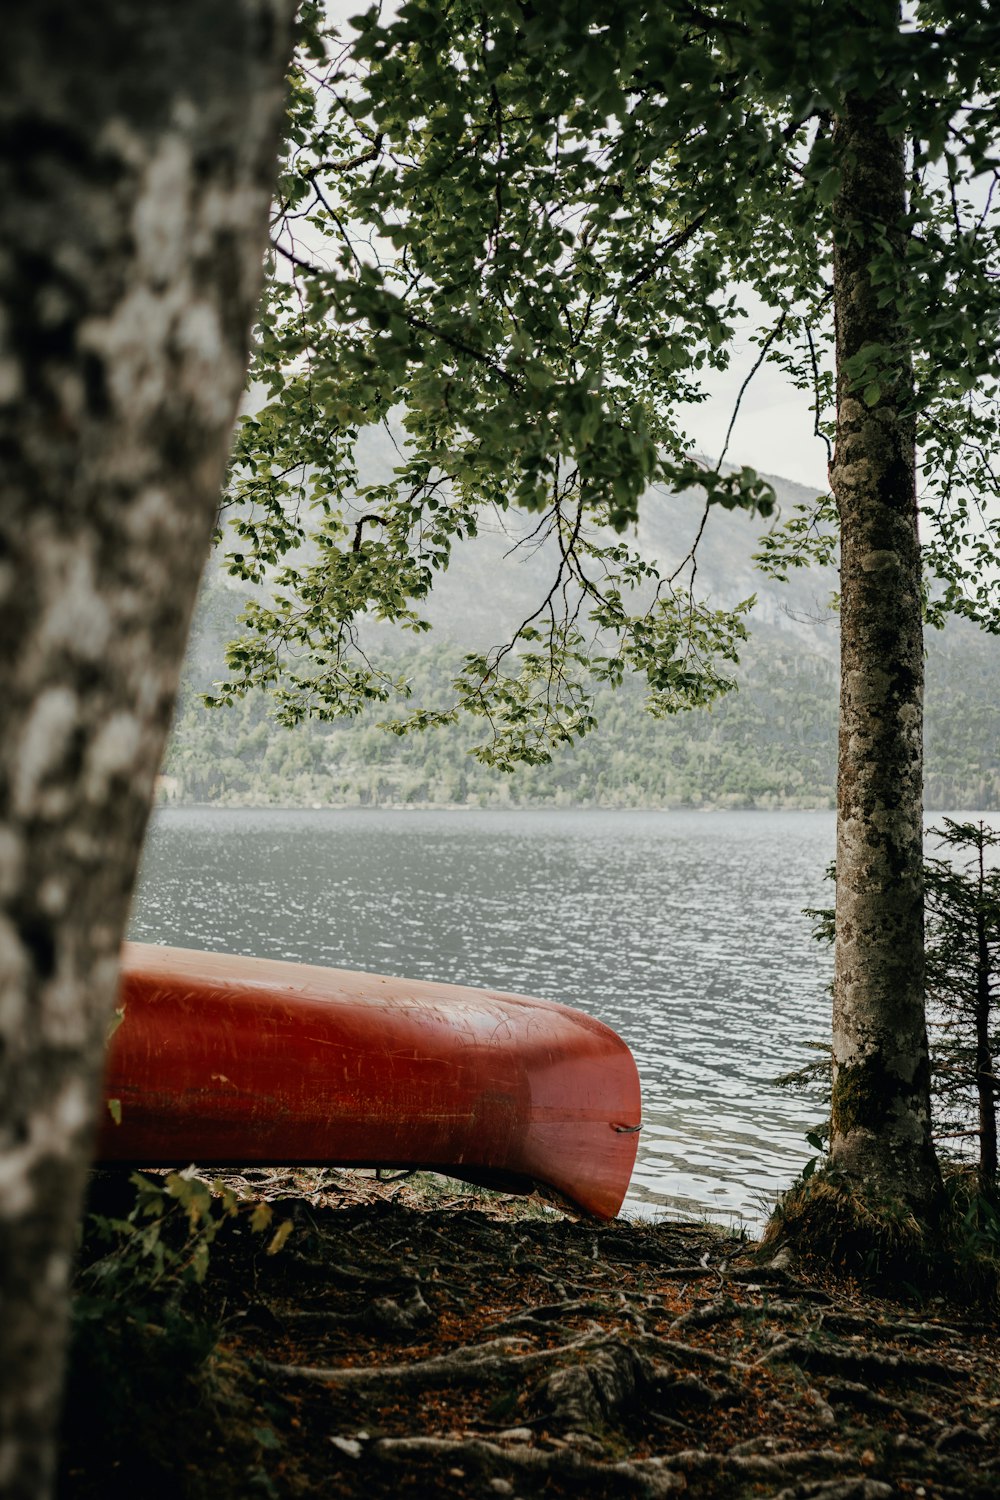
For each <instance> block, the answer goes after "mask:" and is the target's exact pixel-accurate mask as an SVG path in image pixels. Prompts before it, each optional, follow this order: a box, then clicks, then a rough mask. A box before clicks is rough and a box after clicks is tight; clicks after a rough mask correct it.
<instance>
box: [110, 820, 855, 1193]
mask: <svg viewBox="0 0 1000 1500" xmlns="http://www.w3.org/2000/svg"><path fill="white" fill-rule="evenodd" d="M833 848H834V821H833V814H832V813H819V812H813V813H793V812H786V813H754V812H726V813H711V814H705V813H695V812H690V813H685V812H662V813H661V812H633V811H629V812H598V811H593V812H591V811H581V812H575V811H553V812H542V811H515V812H499V811H492V810H490V811H483V812H479V811H463V812H413V813H404V812H364V811H358V812H354V811H350V812H340V811H321V812H305V811H302V812H298V811H296V812H284V811H260V812H258V811H243V810H240V811H231V810H221V809H201V808H197V809H196V808H191V809H186V808H185V809H170V810H164V811H162V812H160V813H159V815H158V817H157V819H156V822H155V824H154V827H153V830H152V833H151V835H150V839H149V843H148V847H147V850H146V857H145V862H144V867H143V876H142V881H141V885H140V891H139V896H138V899H137V903H136V908H135V912H134V916H133V921H132V936H133V937H135V938H139V939H142V940H144V941H147V942H165V943H171V944H175V945H177V946H180V947H191V948H215V949H220V950H223V951H228V952H233V953H254V954H258V955H260V956H261V957H266V958H290V959H298V960H301V961H305V962H310V963H324V964H331V965H334V966H336V967H340V968H354V969H372V970H375V971H377V972H381V973H387V974H399V975H410V976H413V977H415V978H421V979H437V980H445V981H452V982H455V983H463V984H473V985H485V986H492V987H495V988H500V989H506V990H515V991H520V992H521V993H524V994H529V995H543V996H545V997H547V998H549V999H553V1000H561V1001H564V1002H565V1003H567V1004H570V1005H576V1006H578V1007H579V1008H580V1009H582V1010H586V1011H589V1012H591V1013H592V1014H593V1015H596V1016H600V1017H601V1019H602V1020H605V1021H607V1022H608V1023H609V1024H610V1025H612V1026H613V1027H614V1028H615V1030H616V1031H618V1032H620V1033H621V1035H622V1036H623V1037H624V1038H625V1040H626V1041H627V1042H628V1044H629V1046H630V1047H631V1048H632V1050H633V1052H634V1053H635V1057H636V1061H637V1063H638V1065H639V1071H640V1074H641V1075H642V1081H643V1099H644V1106H643V1108H644V1120H645V1126H644V1130H643V1134H642V1137H641V1143H640V1147H639V1161H638V1164H637V1166H636V1172H635V1176H634V1178H633V1182H632V1188H631V1190H630V1194H629V1199H628V1202H627V1204H626V1207H627V1208H632V1209H633V1210H639V1211H645V1212H650V1211H655V1210H669V1211H674V1212H681V1213H684V1214H688V1215H689V1214H691V1213H703V1214H711V1215H712V1216H721V1217H724V1218H727V1217H729V1216H732V1215H739V1216H741V1217H743V1218H745V1219H748V1220H756V1219H758V1218H759V1217H760V1213H761V1210H762V1208H766V1206H767V1205H768V1203H769V1202H770V1200H771V1199H773V1197H774V1194H775V1192H776V1191H778V1190H779V1189H780V1188H781V1187H782V1186H784V1185H786V1184H787V1183H788V1181H789V1179H790V1178H791V1177H792V1176H793V1175H794V1173H795V1172H796V1171H797V1170H798V1168H799V1167H800V1166H801V1165H802V1163H803V1161H804V1160H805V1159H806V1158H807V1156H808V1155H810V1154H811V1153H810V1151H809V1148H808V1147H807V1146H806V1144H805V1141H804V1134H805V1131H806V1130H807V1129H808V1128H809V1127H810V1126H811V1125H813V1124H814V1123H815V1119H814V1114H813V1113H812V1112H810V1109H809V1107H808V1105H806V1106H803V1104H802V1102H801V1101H800V1100H799V1099H797V1098H795V1097H794V1096H792V1095H789V1094H787V1093H785V1092H783V1091H782V1090H779V1089H777V1088H775V1087H774V1086H773V1085H772V1082H771V1080H772V1079H773V1078H774V1077H775V1075H776V1074H778V1073H782V1072H786V1071H788V1070H790V1069H791V1068H794V1067H798V1066H801V1065H802V1064H803V1063H804V1062H806V1061H808V1060H809V1059H810V1058H811V1057H812V1056H813V1055H814V1054H811V1053H810V1052H809V1051H808V1050H807V1049H806V1048H805V1045H804V1044H805V1043H806V1042H808V1041H813V1040H818V1039H819V1040H821V1039H823V1038H824V1037H825V1035H826V1032H827V1029H828V1026H829V1020H828V1000H827V997H826V993H825V989H826V985H827V984H828V982H829V971H830V959H829V954H828V953H827V952H826V951H824V950H823V949H821V948H820V947H819V946H818V945H817V944H816V943H815V942H813V941H812V939H811V937H810V935H809V923H808V921H807V920H806V919H805V918H803V917H802V916H801V914H800V913H801V908H802V907H803V906H814V905H818V904H821V903H822V902H823V901H825V900H828V899H829V896H830V887H829V886H826V885H825V882H824V881H823V878H822V877H823V871H824V869H825V867H826V865H827V864H828V862H829V861H830V859H831V858H832V857H833Z"/></svg>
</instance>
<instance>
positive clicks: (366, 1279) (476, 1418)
mask: <svg viewBox="0 0 1000 1500" xmlns="http://www.w3.org/2000/svg"><path fill="white" fill-rule="evenodd" d="M337 1182H338V1194H339V1192H340V1186H339V1184H340V1179H339V1178H338V1179H337ZM379 1190H380V1191H381V1192H382V1193H383V1194H385V1195H386V1196H385V1197H384V1198H382V1199H379V1198H376V1199H374V1200H372V1199H371V1197H370V1195H371V1193H372V1192H373V1191H375V1189H374V1188H372V1187H371V1186H368V1187H366V1190H365V1191H366V1195H367V1198H366V1201H365V1202H363V1203H360V1204H351V1203H347V1204H339V1199H338V1205H339V1206H338V1205H329V1204H325V1203H324V1201H323V1199H322V1195H321V1194H317V1195H314V1197H313V1198H312V1199H310V1200H309V1201H308V1202H306V1201H305V1200H302V1199H299V1200H297V1201H296V1202H295V1204H293V1205H289V1206H287V1207H286V1206H284V1205H283V1206H282V1213H283V1214H284V1215H285V1216H287V1217H293V1218H294V1221H295V1223H296V1225H297V1228H296V1230H295V1232H294V1234H293V1237H292V1240H291V1241H290V1242H289V1245H288V1247H287V1249H286V1251H283V1252H282V1253H281V1254H280V1255H277V1256H273V1257H265V1256H263V1255H260V1254H258V1253H256V1252H255V1247H254V1245H253V1243H252V1242H251V1237H250V1236H249V1235H246V1236H243V1237H242V1238H239V1237H236V1236H234V1237H233V1238H232V1239H230V1240H229V1241H227V1240H226V1239H225V1238H224V1237H222V1236H220V1238H219V1240H218V1241H217V1249H216V1247H213V1262H212V1267H211V1272H210V1279H209V1282H208V1283H206V1288H205V1293H204V1295H205V1297H206V1299H210V1298H211V1297H212V1296H215V1297H216V1299H217V1300H216V1302H215V1303H214V1304H211V1307H219V1306H224V1308H225V1313H224V1317H225V1329H226V1331H225V1333H224V1335H223V1339H222V1343H221V1345H220V1348H219V1350H218V1351H217V1354H216V1355H215V1356H213V1359H212V1360H211V1361H210V1362H209V1363H208V1364H207V1365H206V1366H205V1374H204V1376H203V1377H202V1379H203V1381H204V1383H205V1384H204V1389H205V1395H204V1397H203V1399H202V1400H201V1404H200V1406H199V1407H198V1408H197V1412H198V1414H197V1415H192V1414H191V1412H189V1411H187V1410H186V1409H185V1414H184V1416H183V1420H180V1419H178V1426H179V1427H180V1428H182V1429H183V1430H185V1431H188V1430H191V1431H195V1430H201V1429H200V1428H198V1424H199V1423H203V1422H204V1417H203V1415H202V1413H203V1412H204V1411H205V1410H213V1409H214V1410H219V1411H220V1413H224V1414H225V1415H224V1416H223V1417H222V1418H220V1426H219V1429H218V1435H217V1436H215V1437H212V1438H211V1439H210V1440H209V1446H208V1448H207V1449H206V1450H205V1451H206V1452H211V1453H217V1452H221V1453H222V1454H225V1455H227V1457H226V1462H227V1463H229V1464H230V1465H231V1470H232V1473H233V1475H234V1476H237V1477H236V1478H234V1480H233V1483H232V1484H231V1485H229V1487H227V1484H226V1483H225V1482H221V1481H220V1480H219V1478H218V1475H217V1474H216V1473H214V1472H213V1471H212V1470H210V1469H205V1471H204V1483H203V1484H202V1483H201V1480H200V1479H199V1478H198V1475H200V1474H201V1473H202V1467H201V1465H200V1460H199V1464H191V1463H190V1462H184V1461H182V1460H179V1461H178V1464H177V1466H176V1467H175V1468H174V1469H173V1470H172V1471H170V1473H169V1474H165V1475H164V1476H163V1479H162V1482H161V1481H160V1480H156V1482H153V1481H152V1480H151V1479H150V1475H149V1458H148V1454H149V1452H150V1447H151V1445H150V1443H149V1442H148V1440H143V1437H142V1433H141V1430H140V1431H137V1433H136V1437H135V1444H134V1449H135V1451H134V1457H133V1458H130V1456H129V1454H130V1452H131V1450H130V1448H129V1442H130V1441H131V1429H132V1427H134V1426H135V1425H136V1424H135V1418H134V1404H133V1403H134V1397H135V1394H136V1392H137V1390H139V1389H141V1385H142V1380H143V1377H142V1375H141V1373H140V1374H139V1375H136V1374H134V1373H133V1372H132V1371H123V1375H122V1385H123V1388H124V1389H125V1390H126V1391H127V1392H128V1404H127V1410H126V1412H125V1414H124V1416H123V1418H122V1420H121V1421H120V1423H119V1424H118V1426H117V1427H116V1428H115V1429H114V1431H113V1433H112V1434H109V1433H108V1431H107V1427H106V1426H102V1422H104V1420H105V1408H106V1405H107V1403H106V1401H104V1400H103V1399H102V1400H101V1401H98V1402H96V1403H95V1404H94V1405H93V1406H92V1407H91V1408H86V1409H85V1410H83V1409H82V1410H81V1417H80V1420H79V1421H78V1422H77V1427H76V1430H77V1432H78V1434H79V1436H78V1437H77V1438H76V1439H75V1441H76V1442H77V1443H82V1444H84V1451H83V1452H82V1456H81V1457H80V1458H78V1459H77V1461H76V1462H75V1463H74V1464H72V1465H68V1467H67V1479H66V1482H65V1483H64V1485H63V1491H62V1495H61V1500H126V1496H128V1497H129V1500H131V1497H132V1495H134V1494H136V1493H139V1494H142V1495H143V1497H144V1500H167V1497H169V1500H246V1496H247V1495H249V1494H253V1493H261V1494H263V1495H265V1496H267V1495H273V1496H276V1497H278V1500H306V1497H310V1496H312V1495H314V1494H329V1495H331V1497H333V1496H336V1497H337V1500H423V1497H424V1496H426V1495H427V1494H435V1495H437V1494H440V1495H441V1496H442V1497H443V1500H483V1496H484V1495H489V1494H492V1493H495V1494H497V1495H509V1496H511V1497H512V1500H513V1497H516V1500H571V1497H572V1500H576V1497H578V1496H580V1495H586V1496H587V1500H613V1497H618V1496H624V1497H629V1500H631V1497H633V1496H639V1497H642V1496H651V1497H653V1500H656V1497H659V1496H670V1497H671V1500H672V1497H673V1496H674V1495H675V1494H679V1493H681V1492H684V1493H685V1494H686V1496H688V1497H689V1500H888V1497H889V1496H893V1497H897V1496H899V1497H901V1500H902V1497H904V1496H905V1497H909V1496H916V1495H918V1494H919V1493H920V1492H921V1491H923V1494H924V1495H925V1496H926V1500H951V1497H952V1496H955V1497H958V1496H961V1497H962V1500H996V1496H997V1495H998V1494H1000V1369H998V1363H997V1360H996V1338H995V1331H996V1330H995V1328H994V1326H993V1325H992V1324H991V1323H989V1322H982V1323H971V1322H970V1323H968V1326H960V1325H959V1322H958V1321H956V1319H955V1317H954V1316H953V1315H950V1316H938V1315H937V1312H938V1310H937V1309H936V1308H935V1306H934V1305H933V1304H932V1305H931V1307H930V1309H924V1310H921V1311H914V1310H913V1308H903V1307H900V1306H897V1305H894V1304H890V1303H886V1302H880V1301H877V1300H873V1299H871V1298H870V1297H869V1298H865V1297H863V1296H862V1295H861V1294H859V1293H858V1292H857V1290H856V1289H854V1288H852V1287H851V1286H850V1285H849V1284H848V1285H844V1284H841V1285H834V1284H831V1283H830V1282H828V1281H824V1282H823V1283H822V1284H818V1283H817V1282H816V1281H812V1282H810V1281H808V1280H804V1279H801V1278H797V1277H796V1276H793V1275H792V1273H791V1271H790V1270H789V1269H787V1268H784V1269H782V1268H781V1267H778V1268H765V1273H764V1274H762V1273H761V1269H760V1267H759V1266H757V1265H754V1264H753V1263H751V1262H750V1261H749V1254H746V1252H744V1251H743V1248H742V1247H741V1246H740V1244H739V1243H737V1242H735V1241H731V1240H730V1241H727V1240H725V1239H724V1238H723V1237H720V1236H718V1235H716V1234H714V1233H713V1232H712V1231H711V1230H707V1229H705V1228H704V1227H696V1226H677V1225H664V1226H655V1225H647V1224H636V1225H628V1224H615V1225H609V1226H607V1227H604V1228H597V1229H595V1228H594V1226H592V1225H588V1224H578V1223H570V1222H567V1221H565V1220H560V1219H558V1218H556V1217H555V1216H551V1215H550V1216H548V1217H546V1218H536V1219H519V1220H518V1219H514V1220H512V1219H505V1218H503V1217H502V1216H501V1209H500V1208H497V1209H496V1210H495V1211H494V1216H493V1217H490V1216H489V1215H488V1214H487V1213H484V1212H473V1211H469V1209H468V1208H467V1207H466V1206H465V1203H464V1202H463V1203H457V1204H456V1205H455V1207H453V1208H452V1209H450V1210H445V1211H441V1210H427V1209H426V1208H425V1209H416V1208H411V1207H409V1206H408V1205H407V1200H406V1197H405V1194H406V1193H407V1192H408V1191H409V1188H408V1185H407V1184H400V1183H396V1184H393V1185H392V1186H391V1187H390V1186H389V1185H385V1186H384V1187H381V1188H380V1189H379ZM390 1194H391V1196H389V1195H390ZM741 1254H746V1258H745V1259H744V1260H742V1261H741V1260H740V1259H739V1257H740V1255H741ZM213 1279H214V1281H215V1283H216V1285H217V1286H218V1292H213ZM206 1308H209V1303H208V1302H206ZM208 1315H209V1316H212V1317H214V1318H215V1319H216V1321H217V1322H218V1321H219V1320H220V1317H221V1314H220V1313H218V1312H212V1311H211V1310H210V1308H209V1314H208ZM147 1342H149V1341H148V1340H147ZM151 1347H152V1349H153V1351H154V1357H155V1355H156V1353H157V1351H158V1349H159V1348H161V1347H162V1339H160V1340H159V1342H157V1341H156V1340H154V1341H153V1343H152V1345H151ZM114 1352H115V1356H116V1357H119V1352H120V1351H119V1348H118V1346H116V1349H115V1351H114ZM159 1373H160V1371H159V1370H158V1371H157V1374H158V1375H159ZM213 1382H214V1383H213ZM91 1384H92V1386H93V1389H94V1390H101V1391H102V1396H103V1388H102V1387H101V1386H100V1384H99V1382H96V1381H95V1382H92V1383H91ZM75 1399H78V1400H79V1399H80V1397H79V1395H78V1396H77V1397H76V1398H75ZM192 1424H194V1425H192ZM102 1434H103V1435H102ZM203 1441H204V1440H203ZM174 1446H175V1447H176V1446H177V1445H174ZM155 1451H156V1452H157V1454H158V1455H160V1454H162V1453H163V1451H164V1445H163V1444H160V1445H159V1446H158V1447H157V1448H156V1450H155ZM182 1451H183V1450H182ZM110 1455H113V1456H114V1458H113V1462H111V1461H110V1459H109V1456H110ZM157 1462H165V1460H163V1459H162V1458H160V1457H158V1459H157ZM70 1469H72V1479H71V1480H70V1478H69V1477H68V1476H69V1471H70ZM199 1485H200V1487H199Z"/></svg>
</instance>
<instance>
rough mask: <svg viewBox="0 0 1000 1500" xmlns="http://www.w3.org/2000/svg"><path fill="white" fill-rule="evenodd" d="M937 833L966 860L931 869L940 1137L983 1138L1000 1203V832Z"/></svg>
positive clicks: (930, 966) (986, 1186) (988, 1187)
mask: <svg viewBox="0 0 1000 1500" xmlns="http://www.w3.org/2000/svg"><path fill="white" fill-rule="evenodd" d="M934 832H935V834H936V836H937V839H938V843H939V845H941V846H943V847H944V848H945V849H946V850H947V851H948V852H949V853H952V852H954V854H956V855H958V856H959V860H958V861H957V862H953V861H952V860H951V859H931V860H928V861H927V863H926V866H925V870H924V879H925V910H926V920H927V958H926V963H927V969H926V984H927V1000H928V1020H929V1023H930V1029H931V1037H932V1068H933V1090H934V1104H935V1112H936V1114H937V1116H938V1119H937V1125H938V1131H939V1134H940V1135H941V1137H943V1138H945V1139H947V1138H948V1137H949V1136H950V1137H953V1138H954V1137H957V1136H960V1135H961V1136H969V1137H978V1141H979V1151H978V1169H979V1180H980V1186H981V1189H982V1191H983V1193H984V1194H986V1195H988V1196H990V1197H995V1196H996V1192H997V1099H998V1098H1000V1082H998V1079H997V1073H996V1064H995V1059H996V1057H997V1054H998V1052H1000V1021H998V1016H997V1008H996V1007H997V980H998V974H1000V869H989V868H988V867H987V850H989V849H994V848H997V847H1000V833H997V832H995V831H994V830H993V829H991V828H988V827H987V826H986V824H985V823H983V822H982V821H980V822H978V823H958V822H955V821H954V820H953V819H951V818H945V819H944V820H943V826H942V827H941V828H937V829H935V830H934ZM963 855H965V856H967V857H965V858H964V859H962V856H963ZM970 1105H971V1106H972V1107H973V1108H974V1110H975V1118H976V1124H975V1126H973V1127H970V1126H969V1124H968V1117H969V1107H970Z"/></svg>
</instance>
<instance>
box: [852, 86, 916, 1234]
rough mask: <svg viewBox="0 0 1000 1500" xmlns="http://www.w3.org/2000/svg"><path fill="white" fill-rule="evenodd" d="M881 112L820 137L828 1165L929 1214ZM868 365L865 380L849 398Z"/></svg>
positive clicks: (909, 525)
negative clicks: (833, 507) (827, 384)
mask: <svg viewBox="0 0 1000 1500" xmlns="http://www.w3.org/2000/svg"><path fill="white" fill-rule="evenodd" d="M893 102H894V101H893V99H892V98H891V97H889V96H888V95H887V94H886V93H885V92H884V91H883V92H879V93H876V94H874V95H873V96H872V97H862V96H860V95H857V94H854V95H849V96H848V97H847V98H846V99H845V100H844V101H843V104H842V107H841V110H840V112H839V114H838V118H837V120H836V123H835V128H834V137H833V143H834V153H835V158H836V160H837V164H838V167H839V169H840V174H841V185H840V191H839V193H838V196H837V199H836V201H835V204H834V216H835V225H836V228H835V242H834V290H835V302H836V317H837V365H838V393H837V394H838V409H837V443H836V451H835V455H834V461H833V464H832V466H831V472H830V479H831V484H832V487H833V491H834V495H835V497H836V500H837V505H838V510H839V516H840V539H841V699H840V743H839V770H838V819H837V917H836V950H835V951H836V958H835V980H834V1015H833V1097H832V1129H831V1157H832V1163H833V1166H834V1167H835V1168H836V1169H838V1170H839V1171H840V1172H841V1173H843V1174H845V1175H846V1176H847V1177H848V1178H849V1179H850V1180H852V1181H854V1182H855V1183H858V1184H864V1185H865V1187H866V1190H867V1191H869V1192H882V1193H884V1194H885V1195H886V1196H887V1198H890V1199H905V1200H906V1201H909V1202H910V1203H912V1204H913V1205H914V1206H915V1207H917V1208H920V1209H922V1210H927V1209H929V1207H930V1206H931V1205H932V1204H933V1202H934V1199H935V1196H936V1193H937V1190H938V1181H939V1179H938V1172H937V1166H936V1161H935V1157H934V1151H933V1146H932V1142H931V1134H930V1097H929V1068H928V1061H927V1036H926V1026H925V1020H924V993H923V889H922V869H923V833H922V779H923V744H922V733H923V731H922V715H923V640H922V623H921V590H920V545H919V538H918V534H917V506H916V486H915V436H914V422H913V416H912V410H911V401H912V378H911V363H910V356H909V347H908V341H907V334H906V328H905V325H904V321H903V318H902V315H901V313H900V311H899V307H898V302H897V299H896V298H895V297H893V296H891V295H889V296H888V297H887V296H886V279H885V277H886V272H887V270H891V261H892V257H893V256H897V257H900V258H901V257H902V255H903V252H904V249H905V221H906V183H905V153H904V142H903V138H902V137H901V136H900V135H898V134H893V133H892V131H891V130H890V128H889V127H888V126H887V125H886V124H885V123H884V118H885V116H886V114H887V112H888V111H889V110H890V109H891V105H892V104H893ZM889 290H890V292H891V290H892V289H891V283H890V284H889ZM868 351H875V352H873V353H871V355H869V353H868ZM866 362H867V363H869V364H871V363H872V362H874V365H875V369H876V376H875V377H873V376H872V374H871V372H869V374H868V375H867V376H865V377H863V378H864V379H865V380H866V382H867V383H866V385H865V387H864V390H863V391H859V390H858V385H859V383H860V378H859V371H860V370H861V369H862V367H863V366H864V365H865V363H866Z"/></svg>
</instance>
